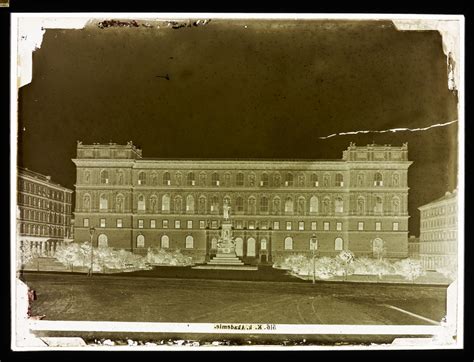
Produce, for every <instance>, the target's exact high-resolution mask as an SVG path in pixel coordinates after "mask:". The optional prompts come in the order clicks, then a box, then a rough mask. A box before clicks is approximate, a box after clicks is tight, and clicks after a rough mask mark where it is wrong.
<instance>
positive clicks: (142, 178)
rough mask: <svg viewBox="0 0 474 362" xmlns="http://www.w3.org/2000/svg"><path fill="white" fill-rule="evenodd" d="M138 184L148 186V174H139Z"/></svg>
mask: <svg viewBox="0 0 474 362" xmlns="http://www.w3.org/2000/svg"><path fill="white" fill-rule="evenodd" d="M138 184H139V185H146V173H145V172H143V171H141V172H139V173H138Z"/></svg>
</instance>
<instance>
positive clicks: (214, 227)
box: [211, 220, 217, 229]
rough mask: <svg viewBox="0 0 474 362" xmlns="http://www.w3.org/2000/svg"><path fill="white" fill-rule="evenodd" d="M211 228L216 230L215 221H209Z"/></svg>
mask: <svg viewBox="0 0 474 362" xmlns="http://www.w3.org/2000/svg"><path fill="white" fill-rule="evenodd" d="M211 228H213V229H217V220H212V221H211Z"/></svg>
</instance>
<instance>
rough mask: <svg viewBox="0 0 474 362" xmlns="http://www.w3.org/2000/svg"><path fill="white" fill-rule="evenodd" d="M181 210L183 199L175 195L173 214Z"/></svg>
mask: <svg viewBox="0 0 474 362" xmlns="http://www.w3.org/2000/svg"><path fill="white" fill-rule="evenodd" d="M182 210H183V199H182V198H181V196H176V197H175V198H174V212H175V214H180V213H181V212H182Z"/></svg>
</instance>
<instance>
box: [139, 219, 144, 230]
mask: <svg viewBox="0 0 474 362" xmlns="http://www.w3.org/2000/svg"><path fill="white" fill-rule="evenodd" d="M138 228H139V229H143V219H139V220H138Z"/></svg>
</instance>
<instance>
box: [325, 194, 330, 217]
mask: <svg viewBox="0 0 474 362" xmlns="http://www.w3.org/2000/svg"><path fill="white" fill-rule="evenodd" d="M330 210H331V200H330V199H329V197H325V198H324V200H323V213H324V214H326V215H327V214H329V213H330Z"/></svg>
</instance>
